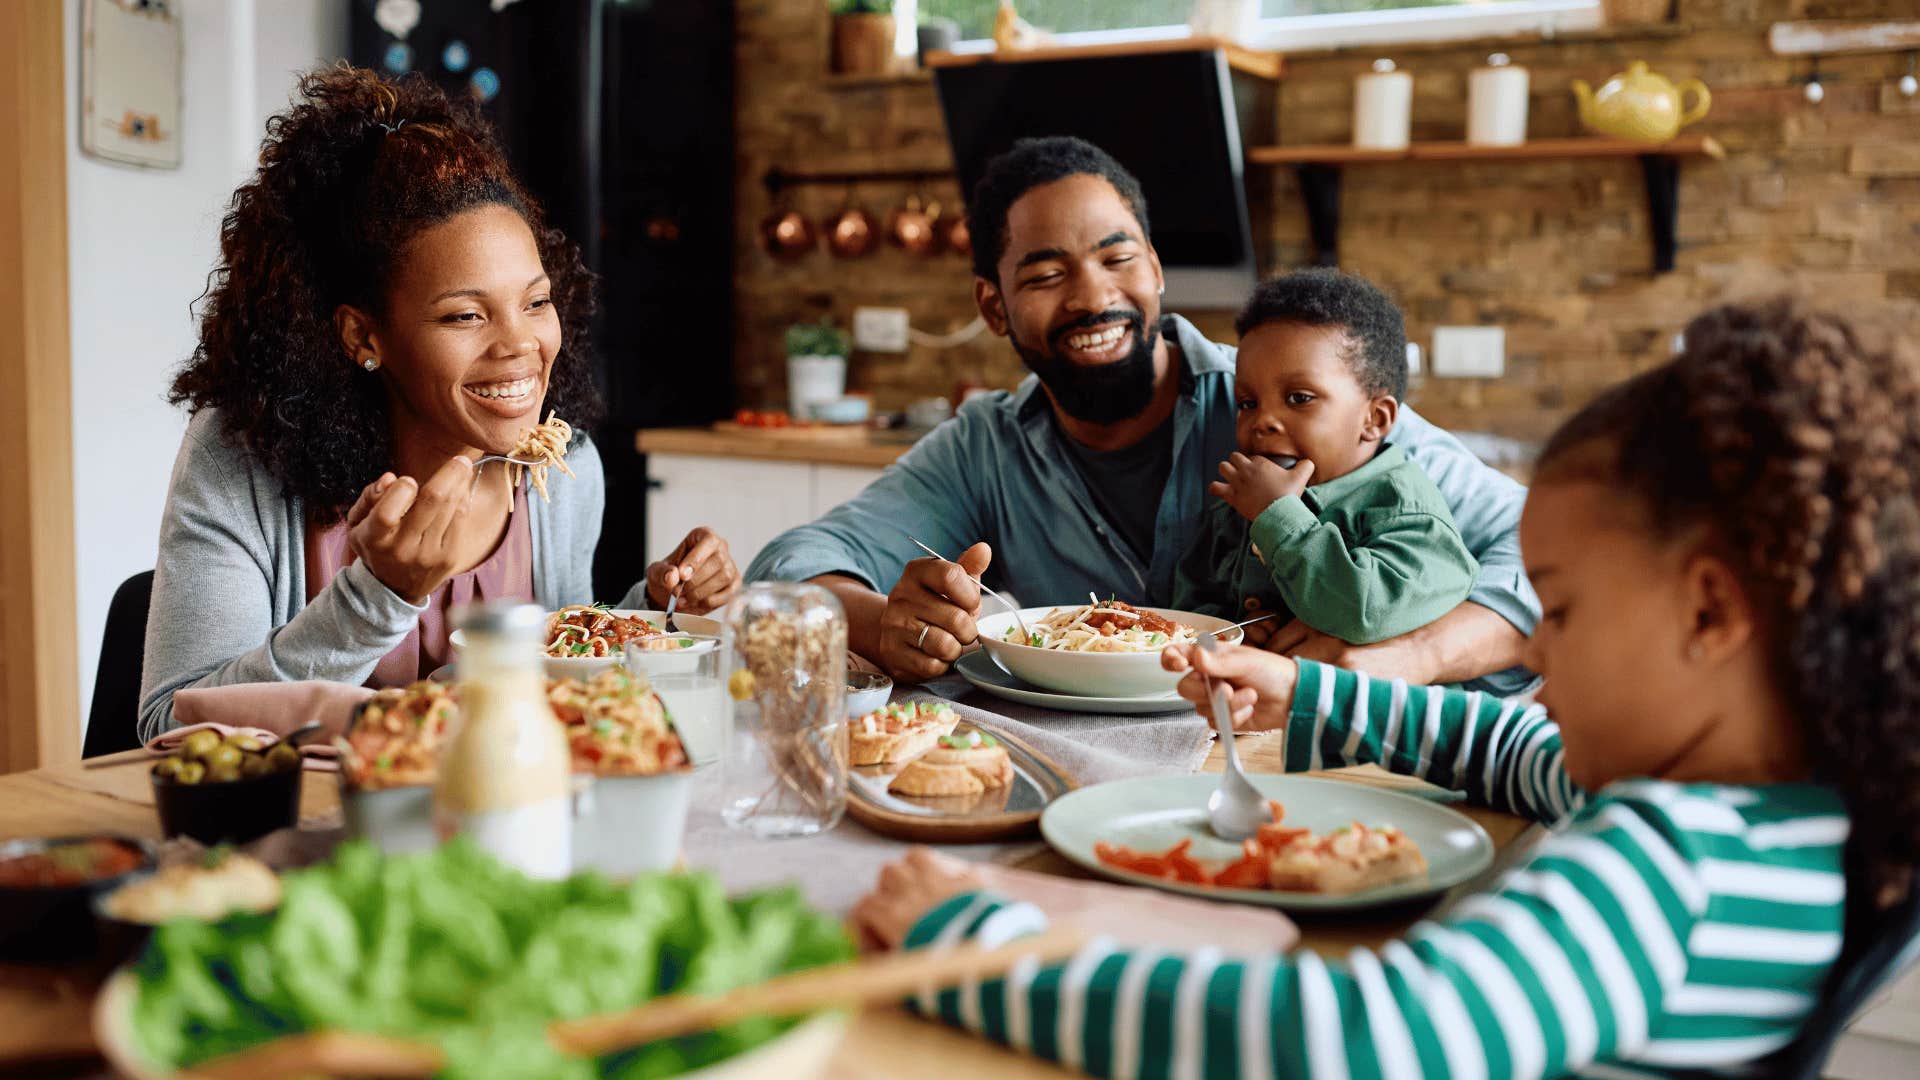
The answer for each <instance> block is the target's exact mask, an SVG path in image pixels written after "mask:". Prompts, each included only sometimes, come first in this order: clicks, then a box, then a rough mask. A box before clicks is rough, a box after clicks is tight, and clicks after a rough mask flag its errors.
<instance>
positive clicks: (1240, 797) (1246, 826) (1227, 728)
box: [1199, 634, 1273, 842]
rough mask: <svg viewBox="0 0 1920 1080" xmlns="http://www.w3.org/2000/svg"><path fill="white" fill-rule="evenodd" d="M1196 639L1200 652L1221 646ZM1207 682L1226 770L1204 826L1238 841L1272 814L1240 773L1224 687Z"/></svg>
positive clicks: (1211, 651)
mask: <svg viewBox="0 0 1920 1080" xmlns="http://www.w3.org/2000/svg"><path fill="white" fill-rule="evenodd" d="M1199 638H1200V649H1201V651H1202V652H1206V653H1209V654H1212V655H1218V654H1219V650H1220V643H1219V642H1218V641H1216V640H1214V637H1213V635H1212V634H1201V635H1199ZM1207 683H1208V686H1207V689H1208V690H1209V692H1210V693H1212V695H1213V726H1214V730H1216V731H1218V732H1219V733H1220V745H1221V747H1222V748H1223V749H1224V750H1225V751H1226V755H1227V771H1226V772H1225V773H1224V774H1223V775H1222V776H1221V777H1220V786H1219V787H1218V788H1216V789H1215V790H1214V793H1213V794H1212V795H1209V796H1207V824H1208V825H1209V826H1211V827H1212V829H1213V835H1215V836H1217V837H1219V838H1220V839H1222V840H1232V841H1236V842H1238V841H1241V840H1245V839H1246V838H1247V837H1249V836H1252V835H1253V834H1254V833H1256V832H1258V831H1260V826H1262V825H1265V824H1266V823H1268V822H1269V821H1272V820H1273V815H1272V814H1270V813H1269V812H1268V811H1267V800H1266V798H1265V797H1264V796H1262V795H1261V794H1260V792H1259V790H1258V789H1257V788H1255V787H1254V786H1253V784H1252V783H1250V782H1249V781H1248V780H1247V775H1246V773H1244V772H1242V771H1240V755H1239V753H1238V752H1236V751H1235V750H1234V748H1233V710H1232V707H1231V704H1230V702H1229V701H1228V695H1227V686H1226V684H1225V683H1222V682H1216V681H1214V680H1212V679H1209V680H1207Z"/></svg>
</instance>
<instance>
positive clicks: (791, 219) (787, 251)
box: [760, 207, 816, 259]
mask: <svg viewBox="0 0 1920 1080" xmlns="http://www.w3.org/2000/svg"><path fill="white" fill-rule="evenodd" d="M815 239H816V238H815V236H814V232H813V222H811V221H808V220H807V216H806V215H805V214H802V213H801V212H800V211H798V210H792V209H788V208H784V207H775V208H774V211H773V213H771V214H768V215H767V216H766V217H765V218H764V219H763V220H762V221H761V222H760V247H761V250H763V251H765V252H766V253H767V254H769V255H771V256H773V257H774V258H776V259H797V258H799V257H800V256H802V255H805V254H806V253H807V252H809V251H812V250H813V245H814V242H815Z"/></svg>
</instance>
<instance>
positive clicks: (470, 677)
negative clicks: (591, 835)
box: [433, 602, 573, 878]
mask: <svg viewBox="0 0 1920 1080" xmlns="http://www.w3.org/2000/svg"><path fill="white" fill-rule="evenodd" d="M546 626H547V614H546V612H545V611H544V610H542V609H541V608H539V607H536V606H534V605H532V604H516V603H510V602H508V603H487V604H479V605H476V606H474V607H471V608H468V609H467V610H466V611H465V613H464V614H463V616H462V618H461V621H460V629H461V632H462V634H463V635H464V637H465V639H466V640H465V643H464V644H463V645H462V646H461V650H460V667H459V671H460V675H459V691H460V716H461V721H460V726H459V728H458V729H457V730H456V731H455V732H454V734H453V738H452V739H451V740H449V742H448V744H447V747H446V749H445V750H444V751H443V752H442V754H441V756H440V768H439V779H438V780H437V781H436V783H435V784H434V789H433V820H434V829H435V831H436V832H437V833H438V834H439V836H440V839H441V840H442V841H446V840H450V839H452V838H453V837H454V836H455V835H465V836H467V837H470V838H471V839H472V840H473V841H474V843H476V844H478V845H479V846H480V847H481V848H482V849H484V850H485V851H487V852H488V853H489V854H491V855H493V856H494V857H495V858H497V859H499V860H500V861H501V862H503V863H506V864H507V865H509V866H512V867H515V868H516V869H518V870H520V871H522V872H524V873H526V874H527V875H528V876H530V877H537V878H562V877H565V876H567V874H569V873H570V872H571V871H572V869H573V814H572V795H571V791H572V786H571V785H572V763H571V756H570V755H569V753H568V750H567V739H566V735H565V733H564V732H563V731H562V730H561V728H560V725H559V724H557V723H555V722H554V719H553V709H552V707H551V706H550V705H549V704H548V703H547V691H546V680H545V677H544V675H543V672H542V665H541V659H540V657H541V647H540V646H541V638H542V635H543V634H544V633H545V631H546Z"/></svg>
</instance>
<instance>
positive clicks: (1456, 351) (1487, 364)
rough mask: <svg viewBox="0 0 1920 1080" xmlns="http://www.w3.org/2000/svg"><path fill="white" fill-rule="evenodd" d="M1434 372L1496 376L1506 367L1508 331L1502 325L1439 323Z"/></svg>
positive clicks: (1461, 376)
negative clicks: (1446, 324)
mask: <svg viewBox="0 0 1920 1080" xmlns="http://www.w3.org/2000/svg"><path fill="white" fill-rule="evenodd" d="M1432 370H1433V374H1435V375H1438V376H1440V377H1441V378H1452V379H1497V378H1499V377H1500V376H1501V375H1503V374H1505V373H1506V370H1507V331H1506V329H1505V328H1503V327H1499V326H1436V327H1434V330H1433V369H1432Z"/></svg>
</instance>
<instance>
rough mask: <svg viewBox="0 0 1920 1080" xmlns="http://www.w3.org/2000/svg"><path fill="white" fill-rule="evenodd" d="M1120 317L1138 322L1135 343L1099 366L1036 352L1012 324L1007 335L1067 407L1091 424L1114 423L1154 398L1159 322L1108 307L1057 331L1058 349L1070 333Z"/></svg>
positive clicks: (1142, 408)
mask: <svg viewBox="0 0 1920 1080" xmlns="http://www.w3.org/2000/svg"><path fill="white" fill-rule="evenodd" d="M1117 322H1124V323H1127V324H1128V325H1130V326H1131V327H1132V328H1133V348H1132V349H1130V350H1128V351H1127V353H1126V355H1124V356H1122V357H1120V359H1118V360H1109V361H1107V362H1106V363H1104V364H1101V365H1099V366H1097V367H1086V366H1082V365H1080V364H1075V363H1073V362H1071V361H1068V360H1064V359H1062V358H1061V357H1060V356H1058V355H1057V354H1044V353H1040V352H1036V351H1035V350H1033V349H1030V348H1028V347H1027V346H1025V345H1023V344H1021V343H1020V339H1019V338H1018V337H1017V336H1015V335H1014V333H1013V332H1012V329H1011V328H1009V329H1008V332H1007V340H1008V341H1009V342H1011V343H1012V344H1013V351H1014V352H1016V353H1019V354H1020V359H1021V361H1022V362H1023V363H1025V364H1026V365H1027V370H1028V371H1031V372H1033V373H1034V374H1035V375H1038V376H1039V377H1040V382H1041V383H1042V384H1044V385H1045V386H1046V388H1047V390H1048V392H1050V393H1051V394H1052V395H1053V400H1054V402H1055V403H1056V404H1058V405H1059V406H1060V409H1061V411H1062V412H1064V413H1066V414H1067V415H1068V416H1071V417H1073V418H1074V419H1075V420H1080V421H1083V422H1085V423H1089V424H1113V423H1118V422H1120V421H1122V420H1129V419H1132V418H1133V417H1136V416H1139V415H1140V414H1141V413H1143V412H1145V411H1146V408H1147V405H1148V404H1149V403H1151V402H1152V401H1153V350H1154V346H1156V345H1158V344H1159V342H1160V327H1159V326H1158V325H1157V324H1149V323H1147V322H1146V320H1145V319H1143V318H1142V317H1141V315H1140V313H1139V312H1137V311H1108V312H1104V313H1102V314H1099V315H1092V316H1088V317H1087V318H1085V319H1079V320H1076V321H1074V322H1072V323H1070V324H1068V325H1066V326H1063V327H1061V328H1060V329H1058V330H1056V331H1054V333H1053V335H1052V336H1053V342H1054V347H1055V348H1056V349H1057V348H1058V347H1059V344H1060V342H1062V341H1064V340H1065V339H1066V338H1067V337H1069V336H1070V335H1073V334H1078V333H1083V332H1085V331H1088V330H1098V329H1099V328H1101V327H1104V326H1111V325H1113V324H1114V323H1117Z"/></svg>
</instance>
